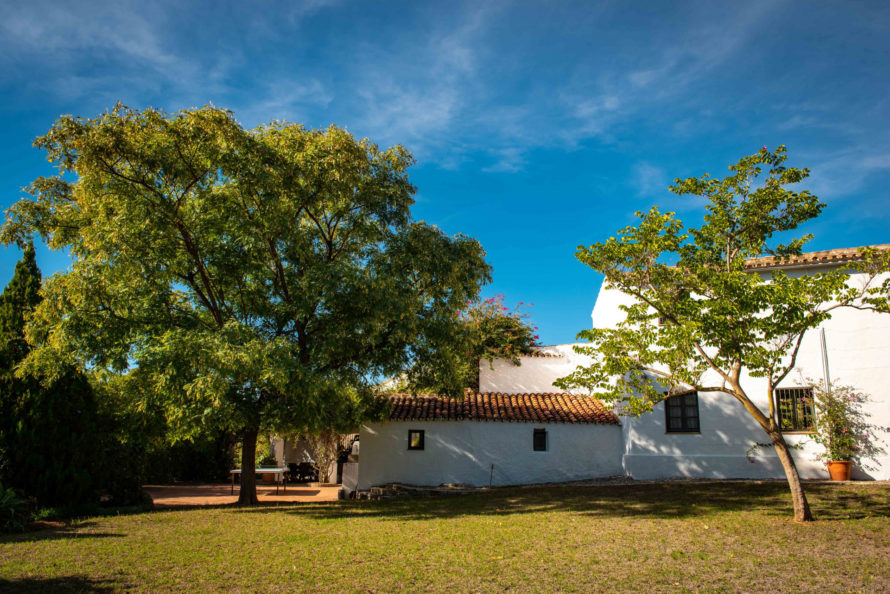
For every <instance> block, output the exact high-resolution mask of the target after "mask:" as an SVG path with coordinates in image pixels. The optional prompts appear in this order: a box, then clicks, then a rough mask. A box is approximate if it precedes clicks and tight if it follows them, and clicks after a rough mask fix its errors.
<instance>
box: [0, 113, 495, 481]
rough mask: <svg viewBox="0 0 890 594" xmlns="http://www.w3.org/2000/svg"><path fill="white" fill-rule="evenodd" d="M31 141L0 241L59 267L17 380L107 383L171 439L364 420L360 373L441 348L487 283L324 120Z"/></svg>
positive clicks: (140, 122) (102, 127) (89, 129)
mask: <svg viewBox="0 0 890 594" xmlns="http://www.w3.org/2000/svg"><path fill="white" fill-rule="evenodd" d="M36 145H37V146H38V147H40V148H42V149H44V150H46V152H47V154H48V157H49V160H50V161H52V162H53V163H55V164H56V165H58V167H59V169H60V171H61V173H62V174H63V175H59V176H57V177H52V178H38V179H37V180H35V181H34V182H33V183H32V184H31V186H30V189H29V191H30V194H31V196H30V197H29V198H26V199H24V200H21V201H19V202H18V203H17V204H15V205H14V206H13V207H12V208H11V209H10V210H9V211H8V214H7V220H6V222H5V224H4V225H3V228H2V231H0V239H2V241H4V242H6V243H9V242H12V241H18V242H22V241H25V240H27V238H29V237H30V236H32V235H33V234H39V235H40V236H42V237H43V238H44V239H45V240H46V241H47V243H48V244H49V246H50V247H51V248H53V249H65V250H67V251H68V253H69V254H70V255H71V257H72V260H73V264H72V266H71V268H70V270H68V271H66V272H64V273H59V274H56V275H54V276H53V277H52V278H50V279H48V280H47V282H46V283H45V285H44V288H43V291H44V294H45V299H44V301H42V302H41V303H40V305H39V306H38V307H37V309H36V311H35V312H34V315H33V317H32V318H31V322H30V324H29V326H28V330H27V333H28V339H29V341H30V342H31V344H34V345H36V346H35V348H34V350H33V351H32V352H31V353H30V355H29V356H28V358H27V359H26V360H25V361H24V364H23V372H33V373H35V374H40V375H42V376H46V377H54V376H56V375H58V373H59V370H60V362H68V361H73V362H75V363H76V364H77V365H78V366H79V367H80V368H82V369H86V368H89V369H91V370H94V371H95V372H96V373H97V374H102V373H104V374H111V375H118V376H119V377H120V378H123V379H122V381H121V382H120V384H119V385H120V387H121V388H122V389H124V390H126V391H127V392H128V393H129V394H131V395H132V396H133V398H134V399H136V400H137V401H139V402H140V403H141V406H142V407H144V408H150V407H159V408H161V409H162V410H163V413H164V415H165V417H166V419H167V420H168V422H169V423H170V426H171V428H172V429H173V430H175V431H176V432H177V435H178V436H180V437H185V436H189V435H193V434H196V433H198V432H200V431H203V430H204V429H205V428H207V427H217V428H219V429H222V430H228V431H232V432H241V433H242V435H244V436H245V438H246V439H249V440H252V439H254V437H253V436H255V434H256V431H257V430H258V429H259V428H267V429H274V430H278V429H281V430H292V431H293V430H302V429H304V428H306V427H307V426H314V425H318V424H319V423H321V422H328V420H329V419H332V418H338V417H339V416H340V415H341V414H346V413H349V414H357V415H359V416H361V415H364V414H365V411H366V410H368V411H370V410H372V409H374V407H375V406H378V405H377V404H376V403H375V398H374V396H373V391H372V389H371V385H370V384H371V378H373V377H379V376H381V375H394V374H397V373H399V372H401V371H402V370H404V369H405V368H407V367H408V366H409V365H410V364H411V363H412V362H413V360H414V356H415V353H416V351H414V350H413V349H412V347H413V345H415V344H418V343H422V342H424V341H434V342H437V343H442V344H447V343H448V342H449V341H450V340H452V337H453V336H454V335H455V334H456V333H457V331H458V326H459V325H458V324H457V323H456V321H455V320H454V316H453V312H454V311H455V310H457V309H458V307H459V304H462V303H464V302H465V301H467V300H471V299H474V298H475V297H476V296H477V295H478V291H479V284H480V282H483V281H487V280H488V278H489V267H488V265H487V264H486V263H485V261H484V259H483V251H482V249H481V247H480V245H479V243H478V242H476V241H475V240H473V239H470V238H467V237H463V236H459V235H458V236H455V237H449V236H446V235H445V234H444V233H442V232H441V231H440V230H439V229H437V228H435V227H432V226H430V225H427V224H425V223H422V222H416V221H412V220H411V218H410V212H409V208H410V205H411V204H412V202H413V200H412V195H413V193H414V187H413V186H412V185H411V184H410V183H409V181H408V176H407V169H408V167H409V166H410V165H411V164H412V163H413V159H412V157H411V156H410V155H409V154H408V152H407V151H405V149H404V148H402V147H400V146H395V147H393V148H391V149H388V150H380V149H379V148H378V147H377V146H376V145H375V144H373V143H371V142H369V141H368V140H360V141H359V140H356V139H355V138H353V137H352V136H351V135H350V134H349V133H348V132H346V131H345V130H343V129H340V128H337V127H335V126H332V127H330V128H328V129H326V130H307V129H305V128H303V127H302V126H300V125H295V124H287V123H284V122H276V123H273V124H269V125H265V126H261V127H259V128H256V129H254V130H245V129H244V128H242V127H241V126H240V125H239V124H238V122H237V121H236V120H235V118H234V117H233V116H232V114H231V113H229V112H227V111H224V110H219V109H215V108H212V107H205V108H202V109H193V110H186V111H182V112H178V113H175V114H166V113H163V112H160V111H157V110H152V109H147V110H145V111H134V110H130V109H127V108H124V107H121V106H117V107H116V108H115V109H114V110H112V111H111V112H108V113H105V114H103V115H101V116H99V117H98V118H95V119H82V118H74V117H69V116H66V117H62V118H61V119H59V120H58V121H57V122H56V123H55V125H54V126H53V127H52V129H51V130H50V131H49V132H48V133H47V134H46V135H45V136H42V137H40V138H38V139H37V141H36ZM65 173H73V174H75V175H76V177H74V176H72V178H73V179H75V181H69V180H68V179H66V177H65V176H64V174H65ZM368 414H370V412H369V413H368ZM249 449H251V448H248V450H249ZM245 451H247V450H245ZM248 463H250V464H252V463H253V460H252V459H251V460H249V461H248Z"/></svg>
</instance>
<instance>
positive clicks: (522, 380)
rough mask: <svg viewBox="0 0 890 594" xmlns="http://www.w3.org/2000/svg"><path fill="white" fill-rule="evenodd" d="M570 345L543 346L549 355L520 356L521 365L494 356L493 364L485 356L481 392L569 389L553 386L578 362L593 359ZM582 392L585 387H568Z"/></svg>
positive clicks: (481, 371) (583, 362)
mask: <svg viewBox="0 0 890 594" xmlns="http://www.w3.org/2000/svg"><path fill="white" fill-rule="evenodd" d="M572 346H573V345H571V344H558V345H553V346H548V347H543V348H542V349H541V350H542V351H543V352H544V353H547V354H549V355H555V356H550V357H521V358H520V364H519V365H514V364H513V363H511V362H510V361H505V360H503V359H495V360H494V361H493V362H492V363H491V364H489V362H488V361H487V360H485V359H483V360H482V361H480V362H479V391H480V392H499V393H501V394H537V393H554V392H555V393H559V392H566V390H563V389H562V388H557V387H556V386H554V385H553V381H554V380H556V379H557V378H560V377H564V376H566V375H568V374H570V373H571V372H572V371H574V370H575V368H576V367H578V365H589V364H590V358H589V357H587V356H585V355H579V354H578V353H576V352H575V351H574V349H573V348H572ZM568 391H569V392H575V393H579V394H580V393H583V392H584V390H568Z"/></svg>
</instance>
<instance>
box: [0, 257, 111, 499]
mask: <svg viewBox="0 0 890 594" xmlns="http://www.w3.org/2000/svg"><path fill="white" fill-rule="evenodd" d="M40 282H41V275H40V270H39V269H38V268H37V261H36V258H35V254H34V246H33V244H31V243H28V244H27V245H26V246H25V250H24V255H23V256H22V259H21V260H20V261H19V262H18V263H17V264H16V267H15V272H14V273H13V277H12V280H11V281H10V282H9V284H8V285H7V286H6V289H5V290H4V291H3V294H2V295H0V482H2V483H3V484H4V485H6V486H8V487H12V488H13V489H15V490H16V491H19V492H20V493H23V494H24V495H27V496H33V497H35V498H36V499H37V501H38V503H39V504H40V505H59V504H76V503H85V502H89V501H94V500H96V499H97V497H98V489H97V487H96V477H95V472H94V468H96V460H95V459H94V457H95V456H96V455H97V452H96V446H97V443H98V442H97V438H98V435H97V410H96V401H95V398H94V396H93V391H92V388H91V386H90V385H89V382H88V381H87V379H86V377H84V376H83V374H81V373H79V372H78V371H77V370H75V369H74V368H70V369H68V370H66V372H65V373H63V374H62V375H61V377H59V378H58V379H57V380H56V381H54V382H52V383H51V384H49V385H44V384H42V383H41V382H40V381H39V380H38V379H37V378H34V377H16V375H15V368H16V366H17V365H18V364H19V363H20V362H21V361H22V360H23V359H24V358H25V357H26V356H27V355H28V352H29V351H30V347H29V345H28V343H27V341H26V340H25V326H26V324H27V320H28V317H29V316H30V315H31V313H32V312H33V311H34V308H35V307H37V305H38V304H39V302H40V299H41V298H40Z"/></svg>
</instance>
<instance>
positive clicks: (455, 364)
mask: <svg viewBox="0 0 890 594" xmlns="http://www.w3.org/2000/svg"><path fill="white" fill-rule="evenodd" d="M529 305H533V304H529ZM524 306H525V304H523V303H522V302H520V303H519V304H518V305H517V306H516V307H514V308H513V309H510V308H509V307H507V306H505V305H504V296H503V295H496V296H495V297H490V298H488V299H485V300H483V301H467V302H466V304H465V305H464V307H463V308H462V309H460V310H458V311H457V312H456V314H455V315H456V317H457V319H458V320H459V321H460V333H459V335H458V338H459V340H454V338H453V337H452V336H450V335H449V341H448V342H447V343H444V344H442V343H430V344H425V345H422V347H425V348H426V349H427V352H424V353H423V356H421V357H418V363H417V364H415V365H414V366H413V367H412V368H411V369H410V370H409V372H408V373H407V374H405V376H404V381H402V382H399V383H398V384H397V385H396V386H394V388H395V389H396V390H406V391H411V392H426V391H429V392H435V393H440V394H452V395H454V394H462V393H463V390H464V389H465V388H471V389H473V390H478V389H479V364H480V362H481V361H482V360H483V359H485V360H487V361H488V363H489V365H491V364H492V363H493V361H494V360H495V359H506V360H508V361H510V362H512V363H513V364H514V365H520V358H519V357H520V356H521V355H528V354H530V353H533V352H534V350H535V349H534V347H535V346H536V345H537V344H538V335H537V334H536V331H537V329H538V327H537V326H532V325H531V323H530V322H529V320H528V318H529V315H528V314H527V313H525V312H524V311H523V309H524Z"/></svg>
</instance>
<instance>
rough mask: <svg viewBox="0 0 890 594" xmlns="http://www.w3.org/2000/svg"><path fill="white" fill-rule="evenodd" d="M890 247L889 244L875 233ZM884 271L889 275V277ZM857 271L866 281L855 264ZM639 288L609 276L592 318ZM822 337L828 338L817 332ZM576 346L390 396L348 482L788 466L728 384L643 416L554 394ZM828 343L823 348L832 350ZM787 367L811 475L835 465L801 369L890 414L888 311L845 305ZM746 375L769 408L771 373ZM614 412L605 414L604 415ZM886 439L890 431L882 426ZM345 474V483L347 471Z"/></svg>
mask: <svg viewBox="0 0 890 594" xmlns="http://www.w3.org/2000/svg"><path fill="white" fill-rule="evenodd" d="M876 247H880V248H884V249H890V244H888V245H883V246H876ZM856 254H857V251H856V250H855V249H841V250H829V251H823V252H810V253H806V254H803V255H801V256H799V257H795V258H793V259H791V260H786V261H783V262H777V261H775V260H774V259H771V258H758V259H755V260H750V261H749V262H748V269H749V270H750V271H751V273H752V274H761V275H766V276H768V275H769V274H770V273H771V272H772V271H774V270H776V269H782V270H784V271H785V272H786V273H787V274H789V275H802V274H812V273H816V272H821V271H825V270H830V269H837V268H838V267H844V266H848V265H849V263H850V261H851V260H853V259H854V258H856ZM881 280H882V279H881ZM850 282H851V283H853V284H855V283H861V282H864V275H860V274H856V273H854V274H852V276H851V280H850ZM629 300H630V298H629V297H628V296H627V295H625V294H623V293H621V292H619V291H617V290H614V289H612V288H610V287H609V286H607V285H605V284H604V286H603V287H602V288H601V289H600V292H599V295H598V297H597V300H596V304H595V306H594V308H593V313H592V322H593V326H594V327H596V328H606V327H611V326H613V325H614V324H616V323H617V322H618V321H620V319H621V316H622V315H623V313H622V311H621V309H620V305H621V304H623V303H628V302H629ZM823 332H824V344H825V346H826V348H825V349H824V351H823V348H822V344H823V343H822V336H823ZM572 347H573V345H556V346H550V347H542V348H541V349H540V350H539V351H538V353H536V356H530V357H523V358H522V364H521V365H520V366H514V365H513V364H511V363H510V362H508V361H503V360H498V361H495V362H494V364H493V365H491V366H490V365H489V364H488V362H487V361H484V362H483V363H482V364H481V365H480V369H479V383H480V392H482V393H481V394H475V395H471V396H469V397H468V399H467V400H465V401H463V402H456V403H455V402H450V401H448V400H446V399H441V398H437V397H433V396H420V397H413V398H412V397H410V396H405V395H400V396H394V397H393V399H394V404H395V406H394V409H393V413H392V415H391V417H390V421H389V422H387V423H373V424H367V425H365V426H363V427H362V428H361V432H360V435H361V437H360V443H361V454H360V456H359V464H358V466H357V471H358V472H357V476H355V475H356V473H355V469H354V468H353V469H350V472H349V473H345V474H344V477H345V476H346V474H349V476H350V479H349V480H350V482H351V483H352V484H350V485H348V487H349V488H357V489H359V490H365V489H368V488H370V487H371V486H374V485H380V484H384V483H390V482H401V483H407V484H416V485H439V484H443V483H461V484H471V485H489V484H494V485H506V484H523V483H537V482H550V481H567V480H577V479H586V478H595V477H605V476H613V475H623V476H628V477H632V478H635V479H659V478H680V477H698V478H782V477H784V472H783V470H782V466H781V464H780V463H779V460H778V457H777V456H776V455H775V453H774V452H773V451H772V449H771V448H769V447H759V448H755V449H753V450H752V446H754V445H755V444H758V443H763V442H767V441H768V438H767V436H766V435H765V434H764V432H763V430H762V429H761V428H760V427H759V426H758V425H757V423H756V422H755V421H754V420H753V419H752V418H751V417H750V416H749V415H748V413H746V412H745V411H744V409H743V408H742V407H741V405H740V404H739V403H738V402H737V401H736V400H735V399H734V398H732V397H731V396H729V395H727V394H724V393H722V392H702V393H696V392H690V393H687V394H683V395H678V396H674V397H672V398H670V399H668V400H667V401H666V402H665V403H661V404H658V405H656V406H655V410H654V412H652V413H649V414H645V415H643V416H642V417H639V418H631V417H622V418H621V419H620V422H619V421H618V419H617V418H616V417H615V416H614V414H613V413H612V411H605V410H604V409H602V404H601V403H600V402H599V401H598V400H596V399H594V398H591V397H589V396H585V395H583V394H574V395H571V394H558V392H559V390H558V389H557V388H556V387H555V386H554V385H553V382H554V381H555V380H556V379H557V378H559V377H563V376H566V375H568V374H569V373H570V372H572V371H573V370H574V369H575V368H576V367H577V366H578V365H585V364H589V363H590V361H589V359H588V358H587V357H585V356H583V355H579V354H577V353H575V352H574V350H573V348H572ZM824 355H827V357H826V356H824ZM797 367H798V369H799V373H796V374H794V373H793V374H791V375H789V377H788V378H786V380H785V381H784V382H783V384H782V385H781V386H780V388H781V389H780V390H777V392H776V398H777V399H778V400H779V401H778V402H777V403H776V411H777V413H776V414H777V415H779V417H780V418H778V419H777V421H778V422H779V423H780V426H782V427H787V431H786V433H785V437H786V440H787V441H788V442H789V445H791V444H797V445H798V446H799V447H798V449H794V450H792V453H793V455H794V458H795V460H796V462H797V466H798V470H799V472H800V474H801V476H802V477H803V478H827V476H828V475H827V471H826V469H825V466H824V464H823V463H822V462H820V461H818V460H817V455H818V454H819V451H820V450H819V447H818V446H817V445H816V444H815V443H814V442H812V440H811V439H810V435H809V433H808V427H809V424H810V423H811V421H812V418H813V415H814V414H818V411H814V410H812V407H811V405H808V404H807V403H804V402H801V401H800V400H799V399H800V397H802V396H805V395H806V392H805V388H804V378H811V379H813V380H817V381H822V380H823V379H824V374H825V372H826V371H827V372H828V373H829V374H830V376H831V380H832V381H837V382H839V383H841V384H849V385H853V386H855V387H856V388H857V389H859V390H861V391H863V392H865V393H867V394H869V395H870V397H871V400H870V403H869V404H868V407H867V414H869V415H870V417H871V418H870V421H871V423H873V424H874V425H876V426H883V427H887V426H890V314H875V313H873V312H868V311H860V310H854V309H839V310H835V311H834V312H833V316H832V318H831V319H830V320H828V321H827V322H825V323H824V324H823V326H822V328H820V329H819V330H817V331H813V332H810V333H808V334H807V335H806V336H805V338H804V341H803V343H802V345H801V348H800V352H799V354H798V359H797ZM743 384H744V386H745V388H746V391H747V392H748V394H749V395H751V397H752V399H753V400H754V402H755V404H757V405H758V406H759V407H760V409H761V410H762V411H763V412H764V414H768V411H769V403H768V402H767V400H766V388H765V384H764V380H762V379H759V378H750V377H749V378H745V379H744V381H743ZM607 413H608V414H607ZM872 437H873V438H876V439H877V440H879V441H883V445H884V447H885V449H886V450H888V451H890V433H888V432H887V431H884V430H877V431H875V432H874V435H873V436H872ZM866 462H867V466H868V467H867V468H862V467H859V468H855V469H854V474H853V478H858V479H877V480H890V456H888V455H887V454H883V455H882V456H880V457H878V458H877V459H872V460H866ZM346 480H347V479H346V478H344V483H345V482H346Z"/></svg>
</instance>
